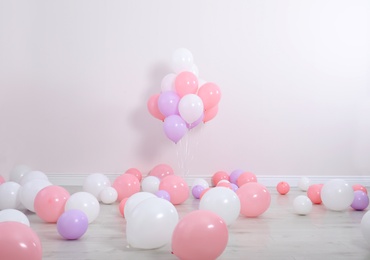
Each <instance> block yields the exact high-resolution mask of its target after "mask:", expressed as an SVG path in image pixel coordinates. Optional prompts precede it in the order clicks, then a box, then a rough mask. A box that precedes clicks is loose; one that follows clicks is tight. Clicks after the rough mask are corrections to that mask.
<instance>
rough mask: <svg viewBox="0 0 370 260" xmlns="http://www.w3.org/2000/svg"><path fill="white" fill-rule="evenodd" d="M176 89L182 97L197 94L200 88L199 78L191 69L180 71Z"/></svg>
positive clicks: (176, 80)
mask: <svg viewBox="0 0 370 260" xmlns="http://www.w3.org/2000/svg"><path fill="white" fill-rule="evenodd" d="M175 89H176V92H177V94H178V95H179V96H180V98H182V97H183V96H185V95H188V94H195V93H197V90H198V78H197V76H196V75H194V73H192V72H190V71H183V72H180V73H179V74H178V75H177V76H176V78H175Z"/></svg>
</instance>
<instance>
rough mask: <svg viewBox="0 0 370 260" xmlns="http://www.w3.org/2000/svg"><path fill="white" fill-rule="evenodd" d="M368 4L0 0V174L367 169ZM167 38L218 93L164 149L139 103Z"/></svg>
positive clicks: (159, 68)
mask: <svg viewBox="0 0 370 260" xmlns="http://www.w3.org/2000/svg"><path fill="white" fill-rule="evenodd" d="M369 12H370V3H369V1H365V0H363V1H334V0H332V1H288V0H283V1H244V0H236V1H210V0H209V1H203V0H201V1H199V0H190V1H171V0H161V1H118V0H117V1H96V0H89V1H72V0H70V1H2V2H1V3H0V171H1V174H3V175H5V176H7V175H8V172H9V171H10V169H11V168H12V167H13V165H15V164H18V163H24V164H27V165H30V166H32V167H33V168H35V169H38V170H42V171H44V172H47V173H63V172H65V173H89V172H117V173H118V172H122V171H124V170H126V169H127V168H130V167H136V168H139V169H140V170H142V171H143V172H144V173H147V172H148V171H149V170H150V169H151V168H152V167H153V166H155V165H156V164H158V163H168V164H171V165H172V166H173V167H174V168H175V170H176V171H177V172H178V173H183V172H185V171H189V173H188V174H189V175H211V174H213V173H214V172H215V171H218V170H226V171H232V170H234V169H237V168H241V169H245V170H250V171H253V172H255V173H256V174H258V175H366V174H369V173H370V160H369V158H370V156H369V155H370V134H369V133H370V90H369V88H370V76H369V75H370V18H369V15H368V14H369ZM179 47H186V48H188V49H189V50H191V51H192V53H193V55H194V58H195V63H196V64H197V66H198V67H199V71H200V78H202V79H204V80H207V81H213V82H216V83H217V84H219V86H220V88H221V90H222V93H223V97H222V100H221V103H220V110H219V114H218V115H217V117H216V118H215V119H214V120H213V121H211V122H209V123H208V124H206V125H204V126H203V127H200V128H198V129H195V130H194V131H193V133H191V134H189V135H188V136H187V137H186V138H185V139H184V140H183V141H182V142H181V144H178V145H174V144H173V143H171V141H169V140H168V139H167V138H166V137H165V135H164V134H163V131H162V123H161V122H160V121H158V120H156V119H154V118H152V117H151V116H150V115H149V113H148V112H147V109H146V102H147V99H148V98H149V97H150V95H152V94H154V93H158V92H159V91H160V82H161V79H162V78H163V77H164V76H165V75H166V74H167V73H169V72H171V70H170V66H169V61H170V58H171V55H172V52H173V51H174V50H175V49H177V48H179ZM186 144H188V146H189V149H190V150H188V159H186V160H185V155H184V153H185V148H186V147H185V146H186ZM177 154H178V155H177ZM192 157H193V159H191V158H192ZM184 161H185V166H181V165H179V164H181V163H183V162H184Z"/></svg>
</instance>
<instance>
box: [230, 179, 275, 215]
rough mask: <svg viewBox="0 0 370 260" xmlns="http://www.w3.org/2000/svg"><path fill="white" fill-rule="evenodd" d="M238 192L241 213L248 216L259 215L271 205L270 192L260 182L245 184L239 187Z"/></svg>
mask: <svg viewBox="0 0 370 260" xmlns="http://www.w3.org/2000/svg"><path fill="white" fill-rule="evenodd" d="M236 194H237V195H238V196H239V199H240V205H241V210H240V213H241V214H242V215H244V216H246V217H257V216H259V215H261V214H263V213H264V212H265V211H266V210H267V209H268V208H269V207H270V203H271V195H270V192H269V191H268V190H267V188H266V187H265V186H263V185H262V184H259V183H258V182H248V183H246V184H244V185H243V186H241V187H239V189H238V190H237V191H236Z"/></svg>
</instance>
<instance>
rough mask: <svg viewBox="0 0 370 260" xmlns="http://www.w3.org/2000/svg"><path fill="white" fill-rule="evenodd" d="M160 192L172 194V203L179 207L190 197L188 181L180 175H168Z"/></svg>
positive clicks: (160, 185) (160, 186) (162, 181)
mask: <svg viewBox="0 0 370 260" xmlns="http://www.w3.org/2000/svg"><path fill="white" fill-rule="evenodd" d="M159 189H160V190H165V191H167V192H168V193H169V194H170V198H171V203H172V204H174V205H178V204H181V203H183V202H184V201H185V200H187V198H188V197H189V190H190V189H189V186H188V184H187V183H186V181H185V180H184V179H183V178H182V177H180V176H178V175H168V176H167V177H165V178H163V179H162V180H161V183H160V184H159Z"/></svg>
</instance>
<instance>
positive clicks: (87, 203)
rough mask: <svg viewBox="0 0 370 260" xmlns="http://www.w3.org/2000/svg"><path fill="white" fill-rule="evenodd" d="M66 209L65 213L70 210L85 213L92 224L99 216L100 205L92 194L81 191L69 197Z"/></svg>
mask: <svg viewBox="0 0 370 260" xmlns="http://www.w3.org/2000/svg"><path fill="white" fill-rule="evenodd" d="M64 209H65V211H67V210H70V209H78V210H81V211H83V212H84V213H85V214H86V216H87V219H88V222H89V223H91V222H93V221H94V220H95V219H96V218H97V217H98V216H99V212H100V204H99V201H98V200H97V198H95V197H94V195H92V194H91V193H88V192H85V191H80V192H76V193H74V194H72V195H71V196H70V197H69V199H68V200H67V202H66V205H65V207H64Z"/></svg>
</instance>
